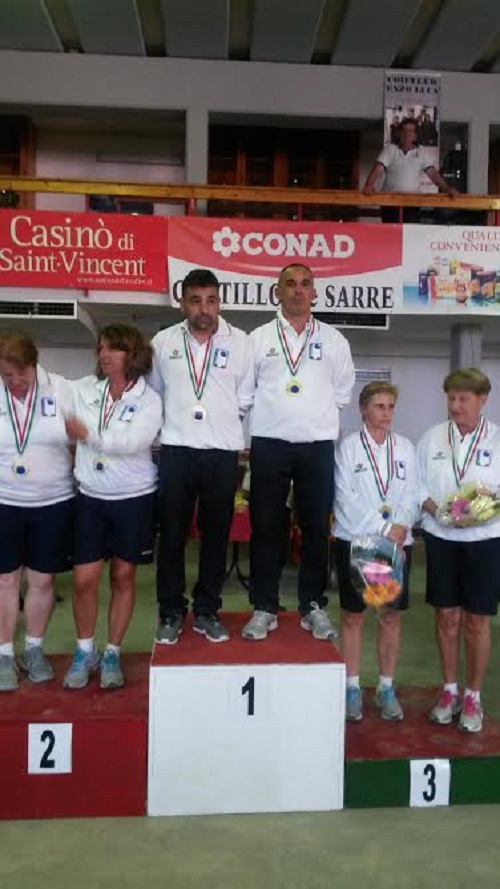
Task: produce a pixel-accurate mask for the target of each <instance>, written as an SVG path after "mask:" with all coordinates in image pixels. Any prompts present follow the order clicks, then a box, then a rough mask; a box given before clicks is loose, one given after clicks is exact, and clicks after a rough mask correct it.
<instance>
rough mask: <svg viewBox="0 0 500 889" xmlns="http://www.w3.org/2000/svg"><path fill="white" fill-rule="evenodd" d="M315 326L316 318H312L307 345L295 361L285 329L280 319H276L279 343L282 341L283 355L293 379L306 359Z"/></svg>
mask: <svg viewBox="0 0 500 889" xmlns="http://www.w3.org/2000/svg"><path fill="white" fill-rule="evenodd" d="M315 326H316V321H315V319H314V318H312V319H311V321H310V322H309V329H308V331H307V336H306V340H305V343H304V345H303V346H302V348H301V350H300V352H299V354H298V355H297V357H296V358H295V359H293V358H292V353H291V352H290V348H289V346H288V342H287V338H286V333H285V329H284V327H283V326H282V324H281V323H280V321H279V319H278V318H276V327H277V330H278V339H279V341H280V346H281V349H282V352H283V355H284V356H285V361H286V363H287V367H288V370H289V371H290V373H291V375H292V377H295V376H297V371H298V369H299V366H300V363H301V361H302V359H303V357H304V354H305V351H306V349H307V347H308V345H309V341H310V339H311V337H312V336H313V334H314V331H315Z"/></svg>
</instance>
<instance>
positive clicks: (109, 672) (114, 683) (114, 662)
mask: <svg viewBox="0 0 500 889" xmlns="http://www.w3.org/2000/svg"><path fill="white" fill-rule="evenodd" d="M99 684H100V686H101V688H121V687H122V685H125V678H124V676H123V672H122V668H121V666H120V655H119V654H116V652H114V651H109V650H106V651H105V652H104V654H103V656H102V658H101V681H100V683H99Z"/></svg>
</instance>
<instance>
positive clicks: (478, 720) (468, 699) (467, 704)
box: [458, 695, 483, 732]
mask: <svg viewBox="0 0 500 889" xmlns="http://www.w3.org/2000/svg"><path fill="white" fill-rule="evenodd" d="M458 727H459V729H461V730H462V731H463V732H480V731H481V729H482V727H483V708H482V707H481V704H480V703H479V701H475V700H474V698H473V697H472V695H465V697H464V702H463V706H462V712H461V714H460V719H459V722H458Z"/></svg>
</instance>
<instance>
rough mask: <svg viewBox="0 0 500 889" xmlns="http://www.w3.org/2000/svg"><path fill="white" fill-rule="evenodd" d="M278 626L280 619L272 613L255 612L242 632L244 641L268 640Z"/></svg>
mask: <svg viewBox="0 0 500 889" xmlns="http://www.w3.org/2000/svg"><path fill="white" fill-rule="evenodd" d="M277 626H278V619H277V617H276V615H275V614H271V612H270V611H254V613H253V615H252V617H251V618H250V620H249V621H248V623H246V624H245V626H244V627H243V629H242V631H241V635H242V636H243V638H244V639H252V640H253V641H254V642H257V641H260V640H261V639H266V638H267V634H268V633H269V632H270V631H271V630H275V629H276V627H277Z"/></svg>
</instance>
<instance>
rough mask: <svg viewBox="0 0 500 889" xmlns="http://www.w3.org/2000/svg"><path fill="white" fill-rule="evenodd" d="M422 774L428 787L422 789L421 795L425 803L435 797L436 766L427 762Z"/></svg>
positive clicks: (430, 801)
mask: <svg viewBox="0 0 500 889" xmlns="http://www.w3.org/2000/svg"><path fill="white" fill-rule="evenodd" d="M424 775H425V777H426V778H427V783H428V786H429V789H428V790H423V791H422V796H423V798H424V800H425V801H426V803H432V801H433V800H434V799H435V798H436V766H435V765H433V764H432V763H431V762H428V763H427V765H426V767H425V769H424Z"/></svg>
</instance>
